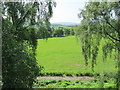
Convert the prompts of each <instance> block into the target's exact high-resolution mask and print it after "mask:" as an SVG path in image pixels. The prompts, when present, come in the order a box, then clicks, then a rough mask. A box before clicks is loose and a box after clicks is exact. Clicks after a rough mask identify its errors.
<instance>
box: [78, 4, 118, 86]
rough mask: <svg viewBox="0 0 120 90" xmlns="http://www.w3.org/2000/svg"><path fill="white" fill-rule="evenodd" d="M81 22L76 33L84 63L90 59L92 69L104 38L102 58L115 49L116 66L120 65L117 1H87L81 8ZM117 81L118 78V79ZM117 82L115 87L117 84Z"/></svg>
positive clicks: (104, 58)
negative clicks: (83, 7) (80, 44)
mask: <svg viewBox="0 0 120 90" xmlns="http://www.w3.org/2000/svg"><path fill="white" fill-rule="evenodd" d="M79 17H80V18H82V21H81V24H80V25H79V26H78V27H77V29H76V35H77V36H78V37H79V38H80V41H81V43H82V51H83V55H84V57H85V62H86V65H88V60H89V59H90V58H91V59H92V70H93V71H94V65H95V64H96V57H97V55H98V51H99V45H100V41H101V40H102V39H104V40H106V43H105V44H104V45H103V46H102V49H103V60H106V58H107V56H108V55H109V54H110V55H111V53H112V52H113V50H114V51H115V53H116V54H115V57H117V58H116V59H117V64H116V65H117V68H119V66H120V58H119V56H120V3H119V2H89V3H87V4H86V6H85V9H83V10H81V12H80V14H79ZM119 73H120V72H119V69H118V77H119V76H120V74H119ZM118 82H119V80H118ZM118 82H117V87H119V84H118Z"/></svg>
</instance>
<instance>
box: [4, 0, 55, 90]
mask: <svg viewBox="0 0 120 90" xmlns="http://www.w3.org/2000/svg"><path fill="white" fill-rule="evenodd" d="M2 4H3V10H2V14H3V17H2V32H3V34H2V82H3V88H32V85H33V82H34V80H35V78H36V77H37V76H38V75H39V72H40V70H41V69H42V68H43V67H42V66H38V64H37V62H36V61H37V59H36V56H35V55H36V53H35V52H36V51H35V50H36V48H37V39H36V25H40V22H42V24H41V26H43V27H45V28H48V27H49V25H50V24H49V18H50V17H51V16H52V7H53V5H54V2H52V1H44V0H43V1H40V2H3V3H2ZM41 26H40V27H39V29H41ZM46 32H47V31H46ZM44 36H46V33H45V34H44ZM44 38H47V36H46V37H44Z"/></svg>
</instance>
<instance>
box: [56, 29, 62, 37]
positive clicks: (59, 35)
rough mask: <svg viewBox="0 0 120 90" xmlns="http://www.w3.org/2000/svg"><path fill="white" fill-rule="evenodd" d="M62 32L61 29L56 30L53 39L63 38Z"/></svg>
mask: <svg viewBox="0 0 120 90" xmlns="http://www.w3.org/2000/svg"><path fill="white" fill-rule="evenodd" d="M63 34H64V31H63V29H62V28H58V29H56V30H55V31H54V37H63Z"/></svg>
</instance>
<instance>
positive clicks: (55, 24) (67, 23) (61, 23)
mask: <svg viewBox="0 0 120 90" xmlns="http://www.w3.org/2000/svg"><path fill="white" fill-rule="evenodd" d="M78 24H79V23H74V22H57V23H51V25H52V26H74V25H78Z"/></svg>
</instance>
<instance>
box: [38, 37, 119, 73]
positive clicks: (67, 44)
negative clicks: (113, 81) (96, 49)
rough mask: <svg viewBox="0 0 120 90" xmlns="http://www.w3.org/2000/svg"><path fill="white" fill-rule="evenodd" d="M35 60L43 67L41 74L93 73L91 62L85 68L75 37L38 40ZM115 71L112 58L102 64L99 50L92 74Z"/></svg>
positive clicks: (79, 46) (78, 43)
mask: <svg viewBox="0 0 120 90" xmlns="http://www.w3.org/2000/svg"><path fill="white" fill-rule="evenodd" d="M101 43H104V41H102V42H101ZM100 47H101V46H100ZM37 59H38V64H39V65H42V66H44V70H43V71H42V72H43V73H71V74H77V73H93V72H92V70H91V61H90V63H89V65H88V66H87V67H86V66H85V62H84V57H83V55H82V50H81V45H80V42H79V41H77V39H76V37H75V36H68V37H56V38H49V39H48V40H47V41H46V40H43V39H39V40H38V46H37ZM116 71H117V70H116V69H115V60H114V58H113V57H112V58H107V60H106V61H105V62H104V63H103V61H102V51H101V49H100V53H99V55H98V57H97V65H96V66H95V72H94V73H101V72H105V73H115V72H116Z"/></svg>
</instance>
